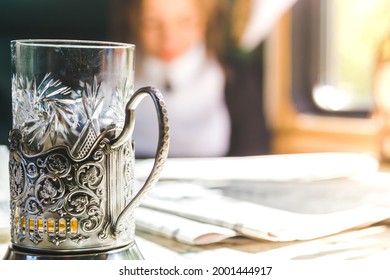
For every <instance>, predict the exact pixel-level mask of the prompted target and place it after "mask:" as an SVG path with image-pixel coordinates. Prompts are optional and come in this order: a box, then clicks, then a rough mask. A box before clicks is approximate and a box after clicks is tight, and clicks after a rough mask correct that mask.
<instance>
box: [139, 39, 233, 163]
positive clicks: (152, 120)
mask: <svg viewBox="0 0 390 280" xmlns="http://www.w3.org/2000/svg"><path fill="white" fill-rule="evenodd" d="M138 63H139V64H137V65H136V66H137V67H136V74H135V75H136V76H135V88H136V89H138V88H140V87H143V86H154V87H157V88H158V89H159V90H160V91H161V93H162V95H163V97H164V101H165V103H166V105H167V110H168V116H169V124H170V136H171V137H170V148H169V156H171V157H192V156H201V157H211V156H223V155H225V154H226V153H227V151H228V148H229V144H230V141H229V139H230V119H229V113H228V110H227V108H226V104H225V97H224V90H225V75H224V72H223V69H222V68H221V66H220V65H219V64H218V62H217V60H216V59H213V58H210V57H209V56H208V55H207V52H206V48H205V46H204V45H203V44H198V45H196V46H194V47H193V48H191V49H190V50H189V51H187V52H186V53H185V54H183V55H182V56H180V57H179V58H177V59H176V60H174V61H173V62H171V63H169V64H166V63H163V62H162V61H159V60H157V59H156V58H153V57H144V58H142V62H141V61H140V62H138ZM167 81H169V84H170V90H166V89H164V88H165V85H166V83H167ZM155 112H156V110H155V107H154V105H153V103H152V102H151V100H150V98H146V99H144V100H143V101H142V102H141V104H140V105H139V106H138V108H137V110H136V122H135V130H134V135H133V139H134V141H135V151H136V156H137V155H141V156H143V157H145V156H146V157H153V156H154V155H155V151H156V147H157V139H158V124H157V117H156V116H157V115H156V113H155Z"/></svg>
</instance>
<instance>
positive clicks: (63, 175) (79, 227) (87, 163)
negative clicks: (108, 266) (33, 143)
mask: <svg viewBox="0 0 390 280" xmlns="http://www.w3.org/2000/svg"><path fill="white" fill-rule="evenodd" d="M20 135H21V132H20V131H19V130H13V131H12V132H11V134H10V142H11V143H12V144H11V145H10V146H11V147H13V148H11V154H10V161H9V170H10V188H11V205H12V207H11V208H12V209H11V221H13V224H12V223H11V224H12V227H13V228H12V236H13V237H16V242H25V240H26V237H27V240H30V241H31V242H32V243H33V244H35V245H38V244H39V243H41V242H43V241H45V240H47V241H48V242H50V243H51V244H54V245H55V246H59V245H61V244H63V243H65V242H66V241H67V240H68V241H72V242H75V243H76V244H79V243H80V242H83V241H86V240H89V239H90V237H91V235H96V236H98V234H99V231H100V230H101V229H102V228H103V227H106V226H105V225H103V224H104V223H107V222H108V221H109V219H108V218H107V208H108V205H107V203H108V202H107V188H108V186H107V182H106V173H107V166H106V165H107V162H106V157H107V153H106V152H107V150H105V151H103V149H104V147H105V145H101V144H100V143H95V144H94V147H93V149H94V151H95V152H94V153H91V155H90V156H89V157H88V158H85V159H84V160H82V161H80V160H77V159H75V158H73V157H72V156H71V155H70V152H69V149H68V148H67V147H63V146H59V147H56V148H52V149H50V150H49V151H48V152H46V153H40V154H37V155H35V156H27V155H25V154H24V153H23V152H22V150H21V148H20V146H19V145H18V143H17V139H20ZM97 154H98V155H99V156H96V155H97ZM119 156H122V155H119ZM123 156H125V157H126V156H128V155H125V154H123ZM125 161H127V160H125ZM120 175H121V176H122V174H120ZM73 219H76V220H73ZM61 220H63V221H62V223H61V222H60V221H61ZM43 232H46V233H47V238H46V239H45V237H44V236H45V235H44V234H43ZM107 237H109V235H106V238H107Z"/></svg>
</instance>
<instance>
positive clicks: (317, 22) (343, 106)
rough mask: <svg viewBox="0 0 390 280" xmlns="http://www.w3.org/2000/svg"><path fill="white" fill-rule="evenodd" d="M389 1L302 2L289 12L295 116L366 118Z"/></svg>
mask: <svg viewBox="0 0 390 280" xmlns="http://www.w3.org/2000/svg"><path fill="white" fill-rule="evenodd" d="M389 18H390V1H389V0H372V1H365V0H342V1H336V0H300V1H298V2H297V3H296V5H295V6H294V8H293V12H292V67H293V69H292V70H293V71H292V73H293V74H292V75H293V77H292V81H293V82H292V83H293V85H292V87H293V97H294V101H295V104H296V106H297V108H298V110H299V111H303V112H310V113H316V114H323V115H340V116H341V115H344V116H355V117H356V116H357V117H365V116H367V114H368V113H369V112H370V111H371V109H372V106H373V101H372V82H373V74H374V71H375V59H376V52H377V49H378V47H379V43H380V42H381V41H382V40H383V39H384V38H385V36H389V34H390V21H389Z"/></svg>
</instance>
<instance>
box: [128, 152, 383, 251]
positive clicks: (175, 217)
mask: <svg viewBox="0 0 390 280" xmlns="http://www.w3.org/2000/svg"><path fill="white" fill-rule="evenodd" d="M321 156H322V155H320V154H316V155H313V154H310V155H307V157H305V156H302V155H299V156H297V155H289V156H283V157H282V156H280V157H277V159H280V160H281V161H280V164H279V165H277V164H276V160H275V158H274V157H269V156H265V157H256V158H253V157H249V158H235V159H234V160H233V159H228V160H227V161H228V162H229V160H230V162H229V165H230V166H227V165H225V167H227V169H229V168H232V167H233V166H234V165H236V168H238V170H235V169H233V168H232V169H231V170H232V172H227V173H225V174H226V176H224V177H223V176H222V173H223V171H219V170H218V167H219V166H220V165H219V164H220V163H221V162H222V161H223V160H222V159H210V161H207V159H203V161H204V162H202V160H200V159H196V160H192V159H170V160H168V163H167V167H168V172H166V173H165V175H164V173H163V175H162V179H161V180H160V182H159V183H158V184H157V186H156V187H155V188H154V189H153V190H152V191H151V192H150V193H149V195H148V197H147V198H146V199H145V200H144V202H143V203H142V204H141V206H140V207H139V208H138V209H137V210H136V215H135V216H136V228H137V229H138V230H141V231H147V232H149V233H154V234H157V235H160V236H165V237H168V238H173V239H176V240H177V241H180V242H183V243H187V244H193V245H201V244H210V243H215V242H222V241H224V242H227V241H229V240H230V238H231V237H235V236H245V237H248V238H254V239H261V240H269V241H295V240H309V239H315V238H318V237H323V236H328V235H332V234H336V233H339V232H342V231H345V230H349V229H354V228H360V227H365V226H369V225H372V224H374V223H377V222H381V221H384V220H387V219H388V218H390V174H385V173H380V172H378V169H377V168H378V165H377V163H376V161H374V160H373V159H372V158H371V157H369V156H366V155H356V154H354V155H352V154H340V155H339V156H340V157H339V161H337V154H331V155H330V154H323V156H324V158H321ZM294 158H295V160H296V161H295V165H293V166H290V168H292V169H294V170H298V169H297V165H298V166H300V167H301V168H306V167H307V168H308V170H307V171H308V173H305V172H304V171H302V170H301V171H299V172H300V174H301V177H297V176H296V174H293V173H291V172H289V171H287V172H285V170H284V169H283V168H285V167H286V165H285V163H286V161H287V162H289V163H292V162H294ZM309 159H310V160H313V159H316V160H320V161H321V160H322V161H321V162H319V163H317V162H316V161H308V160H309ZM328 159H332V161H333V160H334V161H335V162H334V163H333V164H332V162H331V161H327V162H326V160H328ZM347 159H349V160H350V161H349V162H348V161H347ZM267 160H270V161H271V162H272V161H273V160H274V161H273V162H272V164H274V166H273V167H274V168H277V167H278V166H279V168H277V169H278V172H276V170H273V173H274V175H275V177H271V176H270V174H262V170H261V169H257V172H258V173H259V174H257V175H253V174H252V175H251V178H250V179H249V180H247V181H245V180H244V179H245V177H243V176H241V175H240V170H239V168H240V167H241V168H244V167H245V166H247V164H248V161H249V162H250V164H251V165H250V168H252V170H255V166H258V167H265V170H266V171H270V166H268V167H267V166H266V162H267ZM284 160H286V161H284ZM359 160H360V161H359ZM213 162H215V163H218V164H216V165H214V166H213V164H212V163H213ZM310 162H311V165H310ZM341 162H342V165H341ZM186 164H188V166H191V168H194V169H192V170H193V173H192V175H191V172H190V171H189V170H187V173H185V174H183V173H180V172H178V173H177V177H176V178H175V173H174V169H172V168H173V167H177V168H178V169H176V170H177V171H179V170H186V169H185V166H186ZM225 164H226V163H225ZM327 164H328V165H329V166H328V169H325V170H324V171H323V172H321V170H316V169H315V168H314V167H313V166H317V167H320V166H321V168H327V166H326V165H327ZM196 165H198V166H196ZM345 165H346V166H345ZM206 166H207V167H206ZM334 166H338V167H343V168H344V169H342V170H341V169H334ZM352 167H354V168H352ZM267 168H268V170H267ZM330 169H332V170H334V171H335V172H334V173H333V174H331V172H330ZM209 170H215V171H216V173H218V174H217V175H216V174H215V173H213V174H211V175H210V172H209ZM225 171H226V170H225ZM342 171H344V173H342ZM143 172H144V173H142V174H146V173H147V172H146V171H143ZM246 172H247V170H243V172H242V173H246ZM202 173H203V175H204V176H203V177H201V175H202ZM232 173H234V174H232ZM277 173H279V174H280V176H279V180H278V176H277ZM286 173H289V174H290V175H289V176H290V180H287V175H286ZM207 174H209V175H208V176H209V177H207V176H206V175H207ZM240 176H241V177H240ZM256 176H257V177H256ZM267 176H268V177H267ZM255 177H256V178H255ZM141 178H142V179H143V176H141ZM237 178H239V180H237Z"/></svg>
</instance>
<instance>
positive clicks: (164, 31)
mask: <svg viewBox="0 0 390 280" xmlns="http://www.w3.org/2000/svg"><path fill="white" fill-rule="evenodd" d="M204 31H205V28H204V20H203V18H202V13H201V12H200V6H199V3H198V0H143V1H142V9H141V26H140V39H141V43H142V46H143V49H144V50H145V51H146V53H148V54H149V55H152V56H155V57H157V58H159V59H161V60H163V61H165V62H169V61H172V60H173V59H175V58H177V57H178V56H179V55H181V54H183V53H184V52H185V51H186V50H188V49H189V48H190V47H191V46H192V45H193V44H194V43H196V42H199V41H201V40H203V39H204Z"/></svg>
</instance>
